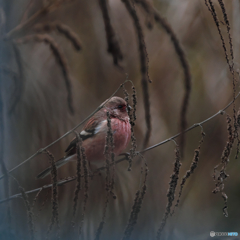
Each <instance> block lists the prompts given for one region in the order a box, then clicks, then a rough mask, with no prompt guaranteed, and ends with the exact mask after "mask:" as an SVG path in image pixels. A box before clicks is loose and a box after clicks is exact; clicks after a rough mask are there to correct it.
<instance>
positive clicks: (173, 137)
mask: <svg viewBox="0 0 240 240" xmlns="http://www.w3.org/2000/svg"><path fill="white" fill-rule="evenodd" d="M120 87H121V86H120ZM120 87H119V88H120ZM114 94H115V93H114ZM239 95H240V92H239V93H238V94H237V96H236V98H238V97H239ZM236 98H235V99H236ZM232 103H233V101H231V102H230V103H229V104H228V105H227V106H226V107H224V108H223V109H222V110H219V111H218V112H217V113H215V114H214V115H212V116H211V117H209V118H207V119H205V120H204V121H202V122H200V123H195V124H193V125H192V126H191V127H189V128H187V129H186V130H185V131H184V132H183V133H187V132H189V131H191V130H192V129H194V128H196V127H201V125H203V124H204V123H207V122H208V121H210V120H212V119H213V118H215V117H217V116H218V115H221V114H223V112H224V111H225V110H226V109H227V108H229V107H230V106H231V105H232ZM95 111H97V110H95ZM94 113H95V112H94ZM94 113H93V114H94ZM91 116H92V115H91ZM91 116H89V117H91ZM89 117H88V118H89ZM77 127H78V126H76V127H75V128H74V130H75V129H76V128H77ZM74 130H71V131H74ZM69 133H70V131H69V132H67V133H66V134H69ZM180 134H182V133H178V134H176V135H174V136H172V137H170V138H168V139H166V140H164V141H162V142H159V143H157V144H155V145H153V146H151V147H148V148H146V149H144V150H142V151H140V152H139V153H144V152H147V151H150V150H152V149H154V148H156V147H159V146H161V145H163V144H165V143H167V142H170V141H172V140H173V139H175V138H177V137H179V136H180ZM63 136H64V135H63ZM63 136H62V137H63ZM62 137H61V139H62ZM58 140H59V139H58ZM58 140H56V141H58ZM46 148H47V147H46ZM46 148H45V149H46ZM41 151H43V150H41ZM37 153H38V152H37ZM122 155H125V156H124V157H123V158H121V159H119V160H117V161H115V164H118V163H120V162H123V161H125V160H127V159H128V155H129V154H128V153H124V154H122ZM25 161H26V160H25ZM22 164H23V163H22ZM103 169H105V167H100V168H98V169H96V171H95V172H94V173H93V174H92V175H90V176H89V177H90V178H91V177H93V176H94V175H96V174H97V173H98V172H99V171H101V170H103ZM11 171H13V169H12V170H11ZM9 172H10V171H9ZM2 177H3V176H2ZM81 177H83V175H81ZM74 180H76V176H74V177H69V178H67V179H65V180H61V181H59V182H58V183H57V185H58V186H62V185H64V184H66V183H68V182H72V181H74ZM51 187H52V184H48V185H44V186H43V187H40V188H36V189H33V190H30V191H27V192H26V193H27V194H29V193H35V192H37V191H39V190H40V189H41V188H42V189H47V188H51ZM20 196H21V194H15V195H13V196H11V197H9V198H7V199H2V200H0V204H1V203H4V202H7V201H9V200H12V199H15V198H19V197H20Z"/></svg>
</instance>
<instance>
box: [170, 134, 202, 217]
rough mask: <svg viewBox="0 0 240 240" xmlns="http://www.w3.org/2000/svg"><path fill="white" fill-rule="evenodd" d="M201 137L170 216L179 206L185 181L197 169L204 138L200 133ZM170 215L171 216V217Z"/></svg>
mask: <svg viewBox="0 0 240 240" xmlns="http://www.w3.org/2000/svg"><path fill="white" fill-rule="evenodd" d="M201 135H202V138H201V140H200V141H199V145H198V148H197V149H195V151H194V157H193V160H192V163H191V166H190V169H189V170H188V171H187V172H186V174H185V175H184V177H183V178H182V181H181V184H180V190H179V193H178V199H177V202H176V204H175V206H174V209H173V212H172V214H173V213H174V210H175V207H177V206H178V205H179V202H180V198H181V196H182V191H183V187H184V185H185V183H186V181H187V179H188V178H189V177H190V176H191V175H192V174H193V173H194V170H195V169H196V168H197V166H198V162H199V158H200V149H201V145H202V143H203V140H204V137H205V133H204V132H203V130H202V132H201ZM172 214H171V215H172Z"/></svg>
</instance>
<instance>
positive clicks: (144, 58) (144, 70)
mask: <svg viewBox="0 0 240 240" xmlns="http://www.w3.org/2000/svg"><path fill="white" fill-rule="evenodd" d="M122 2H123V3H124V4H125V7H126V9H127V11H128V12H129V14H130V16H131V18H132V20H133V23H134V27H135V30H136V33H137V37H138V47H139V54H140V64H141V74H142V80H141V84H142V91H143V101H144V109H145V121H146V125H147V131H146V134H145V137H144V140H143V148H146V146H147V144H148V142H149V139H150V136H151V131H152V125H151V114H150V100H149V89H148V82H151V80H150V78H149V74H148V61H149V60H148V54H147V50H146V45H145V41H144V36H143V31H142V27H141V25H140V22H139V18H138V15H137V12H136V10H135V7H134V3H133V2H131V1H130V0H122Z"/></svg>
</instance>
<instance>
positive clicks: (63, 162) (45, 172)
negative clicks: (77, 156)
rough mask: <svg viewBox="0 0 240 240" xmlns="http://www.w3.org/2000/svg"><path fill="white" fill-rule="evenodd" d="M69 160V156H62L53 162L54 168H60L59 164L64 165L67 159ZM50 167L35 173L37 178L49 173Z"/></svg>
mask: <svg viewBox="0 0 240 240" xmlns="http://www.w3.org/2000/svg"><path fill="white" fill-rule="evenodd" d="M69 160H70V157H64V158H61V159H59V160H58V161H57V162H56V163H55V164H56V168H60V167H61V166H63V165H65V164H66V163H68V161H69ZM51 170H52V168H51V167H48V168H46V169H45V170H43V171H42V172H41V173H39V174H38V175H37V179H43V178H45V177H46V176H48V175H49V174H50V173H51Z"/></svg>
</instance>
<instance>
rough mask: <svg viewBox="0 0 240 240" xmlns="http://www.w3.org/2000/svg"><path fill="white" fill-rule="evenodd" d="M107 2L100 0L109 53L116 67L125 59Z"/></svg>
mask: <svg viewBox="0 0 240 240" xmlns="http://www.w3.org/2000/svg"><path fill="white" fill-rule="evenodd" d="M107 2H108V1H107V0H99V5H100V8H101V11H102V15H103V20H104V25H105V32H106V38H107V44H108V52H109V53H111V54H112V57H113V63H114V64H115V65H118V62H119V61H121V60H122V59H123V56H122V51H121V49H120V44H119V42H118V40H117V37H116V34H115V31H114V28H113V27H112V24H111V20H110V16H109V12H108V6H107Z"/></svg>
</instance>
